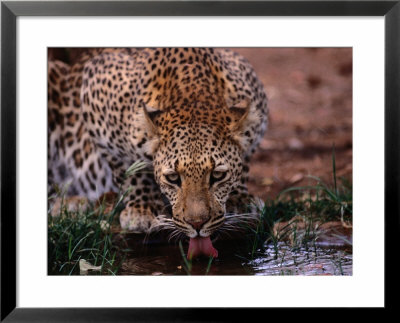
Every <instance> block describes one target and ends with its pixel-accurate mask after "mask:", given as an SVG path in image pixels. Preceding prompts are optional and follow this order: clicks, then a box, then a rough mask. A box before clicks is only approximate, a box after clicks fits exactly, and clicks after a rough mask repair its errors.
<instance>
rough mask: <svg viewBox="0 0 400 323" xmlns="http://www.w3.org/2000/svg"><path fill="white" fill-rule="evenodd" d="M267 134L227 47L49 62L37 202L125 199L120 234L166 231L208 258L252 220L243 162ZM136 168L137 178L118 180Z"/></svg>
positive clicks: (263, 108)
mask: <svg viewBox="0 0 400 323" xmlns="http://www.w3.org/2000/svg"><path fill="white" fill-rule="evenodd" d="M267 125H268V100H267V95H266V92H265V88H264V85H263V83H262V82H261V81H260V79H259V78H258V77H257V75H256V72H255V70H254V68H253V67H252V66H251V64H250V63H249V61H248V60H247V59H246V58H244V57H243V56H241V55H240V54H238V53H236V52H235V51H234V50H231V49H225V48H101V49H88V50H87V51H85V52H84V53H83V54H82V55H81V57H80V58H79V59H77V60H76V61H75V62H73V63H66V62H62V61H60V60H57V59H49V61H48V188H49V189H48V191H49V195H50V194H52V193H54V187H65V194H66V196H67V199H68V198H69V199H71V200H74V199H75V202H76V199H77V197H78V200H79V197H82V198H83V199H84V201H93V200H95V199H98V198H99V196H101V195H102V194H106V193H107V192H127V193H126V194H125V195H124V196H123V204H124V209H123V210H122V211H121V213H120V215H119V222H120V226H121V229H123V230H127V231H129V232H136V233H148V232H151V231H152V230H171V232H172V233H173V234H175V235H178V236H180V237H181V238H183V237H184V238H187V239H189V252H188V254H189V253H190V254H191V256H196V255H197V254H200V255H202V254H204V255H211V256H214V257H216V256H218V251H217V250H216V249H215V248H214V246H213V244H212V241H211V239H210V237H211V236H212V235H214V234H215V233H217V232H219V231H222V230H223V228H224V227H226V228H227V230H229V228H230V226H231V225H230V223H231V221H234V219H235V218H236V219H238V218H240V219H241V220H242V221H247V220H249V219H250V217H251V214H253V213H254V212H248V208H249V205H250V204H251V201H253V200H254V197H253V196H252V195H251V194H249V192H248V189H247V182H248V178H249V163H250V158H251V156H252V155H253V154H254V152H255V150H256V148H257V146H258V144H259V142H260V140H261V139H262V138H263V135H264V133H265V131H266V129H267ZM137 161H142V162H144V163H145V169H144V170H143V171H138V172H136V173H134V174H133V175H131V176H127V175H126V170H127V169H128V168H129V167H130V166H131V165H132V164H133V163H135V162H137ZM78 204H79V203H72V205H75V208H77V205H78ZM246 211H247V213H246ZM249 221H250V220H249Z"/></svg>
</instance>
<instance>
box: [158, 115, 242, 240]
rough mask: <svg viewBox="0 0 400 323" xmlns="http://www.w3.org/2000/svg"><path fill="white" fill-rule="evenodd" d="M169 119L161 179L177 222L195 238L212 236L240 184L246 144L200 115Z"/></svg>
mask: <svg viewBox="0 0 400 323" xmlns="http://www.w3.org/2000/svg"><path fill="white" fill-rule="evenodd" d="M161 123H162V122H161ZM165 124H168V125H170V126H168V127H165V126H164V127H162V126H161V128H162V129H163V130H162V131H160V133H161V135H160V138H159V142H158V147H157V149H156V151H155V152H154V154H153V165H154V172H155V178H156V181H157V182H158V184H159V185H160V188H161V191H162V192H163V193H164V194H165V195H166V196H167V198H168V199H169V201H170V203H171V206H172V213H173V214H172V219H173V222H174V224H175V227H176V228H177V229H178V230H180V231H181V232H183V233H185V234H186V235H187V236H188V237H190V238H195V237H197V236H200V237H208V236H210V235H211V234H212V233H213V232H214V231H215V230H217V229H218V228H219V227H220V226H221V225H222V224H223V223H224V220H225V204H226V202H227V200H228V197H229V194H230V193H231V192H232V191H233V190H234V189H235V188H236V187H237V185H239V184H240V179H241V175H242V168H243V165H242V159H241V154H242V152H241V149H240V146H239V145H238V144H237V143H236V142H235V141H234V140H233V139H232V138H231V136H230V134H229V133H227V132H224V131H223V130H222V129H223V128H222V127H218V126H216V125H212V124H211V125H210V123H201V125H200V123H198V122H196V119H195V118H194V119H193V118H192V120H190V121H188V122H183V123H180V124H179V125H177V124H176V125H175V126H174V123H173V122H171V121H170V120H169V121H168V122H165V120H164V125H165ZM205 125H208V126H205ZM225 129H226V127H225Z"/></svg>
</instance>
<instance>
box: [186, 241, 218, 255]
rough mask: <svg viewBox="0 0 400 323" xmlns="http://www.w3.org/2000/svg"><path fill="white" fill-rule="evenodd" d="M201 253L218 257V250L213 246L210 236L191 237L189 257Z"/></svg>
mask: <svg viewBox="0 0 400 323" xmlns="http://www.w3.org/2000/svg"><path fill="white" fill-rule="evenodd" d="M200 255H204V256H207V257H213V258H217V257H218V251H217V249H215V248H214V247H213V245H212V242H211V239H210V237H207V238H203V237H196V238H190V242H189V250H188V254H187V258H188V259H192V258H196V257H198V256H200Z"/></svg>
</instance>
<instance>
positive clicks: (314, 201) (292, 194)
mask: <svg viewBox="0 0 400 323" xmlns="http://www.w3.org/2000/svg"><path fill="white" fill-rule="evenodd" d="M332 178H333V180H332V183H331V184H328V183H326V182H324V181H323V180H322V179H320V178H318V177H315V176H309V183H310V184H309V185H307V186H296V187H290V188H288V189H286V190H284V191H282V192H281V193H280V194H279V195H278V197H277V198H276V199H274V200H268V201H266V202H265V205H264V207H263V208H262V209H261V210H259V212H260V220H259V223H258V225H257V226H256V228H255V229H253V228H250V229H249V230H248V232H249V233H248V234H247V237H248V238H247V239H248V242H250V243H248V246H249V247H248V249H249V252H250V256H251V259H253V258H254V257H255V256H256V254H257V253H258V252H262V251H263V248H264V246H265V245H266V243H272V244H273V245H274V247H275V252H276V254H278V251H279V250H278V244H279V243H280V242H283V241H288V240H290V242H291V245H292V248H299V247H301V246H305V247H306V248H308V247H311V248H313V249H314V250H315V241H316V239H317V237H318V230H317V229H318V226H319V225H320V224H323V223H326V222H330V221H342V222H345V223H351V222H352V215H353V207H352V206H353V203H352V200H353V196H352V185H351V182H350V181H349V180H347V179H345V178H339V179H338V178H337V175H336V161H335V151H334V147H333V151H332ZM293 219H296V220H301V222H302V230H298V225H296V223H297V222H296V221H293ZM291 220H292V221H293V222H292V223H291ZM279 223H284V225H282V226H281V227H280V228H279V231H278V232H277V230H276V228H277V224H279ZM274 228H275V230H274ZM347 242H348V241H347Z"/></svg>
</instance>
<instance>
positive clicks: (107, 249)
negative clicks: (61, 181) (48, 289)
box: [48, 162, 147, 275]
mask: <svg viewBox="0 0 400 323" xmlns="http://www.w3.org/2000/svg"><path fill="white" fill-rule="evenodd" d="M146 165H147V164H146V163H144V162H135V163H134V164H132V165H131V166H130V167H129V168H128V170H127V171H126V173H125V176H126V177H129V176H132V175H133V174H135V173H136V172H139V171H142V170H143V169H144V168H145V167H146ZM65 191H66V190H65V189H64V190H60V189H58V190H57V194H56V196H53V197H50V198H49V202H51V199H52V198H56V197H60V198H62V199H63V200H64V195H65ZM129 192H130V188H128V190H127V191H125V192H124V193H123V194H121V193H120V194H118V198H117V203H116V204H115V206H114V208H113V209H112V210H111V211H110V212H108V213H107V214H106V213H105V212H104V211H105V201H100V202H101V203H100V206H99V207H97V208H95V207H93V206H88V207H87V209H86V210H83V209H82V210H79V211H77V212H70V211H68V210H67V208H65V207H62V208H61V212H60V214H59V216H56V217H53V216H52V215H51V209H49V211H48V273H49V274H50V275H74V274H79V273H80V269H79V262H80V260H86V261H87V262H89V263H90V264H91V265H93V266H100V268H101V269H100V270H99V271H94V272H93V274H102V275H115V274H117V272H118V270H119V268H120V266H121V264H122V262H123V260H124V257H125V254H126V252H127V251H129V250H126V249H122V248H121V247H120V246H119V245H118V244H115V243H114V239H113V238H114V234H113V233H112V232H111V230H110V229H111V226H112V225H113V224H114V225H119V223H118V220H117V219H118V215H119V213H120V211H121V209H122V208H123V203H122V201H123V199H124V197H125V196H126V195H127V194H128V193H129Z"/></svg>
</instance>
